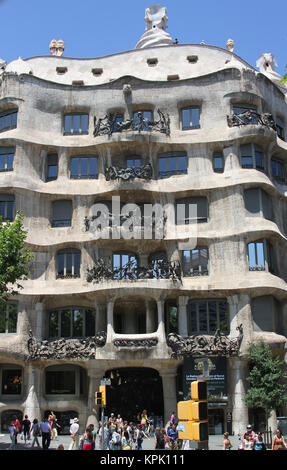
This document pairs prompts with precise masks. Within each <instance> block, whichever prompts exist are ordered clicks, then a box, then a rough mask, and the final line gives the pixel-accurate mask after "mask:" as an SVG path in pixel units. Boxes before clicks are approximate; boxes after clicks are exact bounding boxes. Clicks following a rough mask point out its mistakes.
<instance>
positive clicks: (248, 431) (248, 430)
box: [243, 424, 256, 441]
mask: <svg viewBox="0 0 287 470" xmlns="http://www.w3.org/2000/svg"><path fill="white" fill-rule="evenodd" d="M245 434H248V436H249V440H251V441H254V440H255V438H256V434H255V432H254V431H253V429H252V425H251V424H248V426H247V427H246V431H245V433H244V435H245ZM243 438H244V436H243Z"/></svg>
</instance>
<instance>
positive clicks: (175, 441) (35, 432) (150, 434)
mask: <svg viewBox="0 0 287 470" xmlns="http://www.w3.org/2000/svg"><path fill="white" fill-rule="evenodd" d="M177 425H178V423H177V422H176V415H175V412H173V413H172V414H171V416H170V422H169V424H168V426H166V427H165V428H164V427H160V426H157V427H156V428H154V423H153V421H152V420H151V419H150V418H149V417H148V414H147V411H146V410H143V412H142V413H140V414H139V416H138V417H137V423H133V422H128V421H125V420H123V419H122V417H121V415H120V414H117V416H116V415H115V414H114V413H111V415H110V417H109V418H108V419H107V420H106V422H105V423H104V425H103V426H102V423H99V428H98V429H95V426H94V424H90V425H88V426H87V427H86V429H85V432H84V433H80V425H79V420H78V418H77V417H75V418H72V419H71V421H70V428H69V432H70V437H71V442H70V445H69V448H68V450H142V448H143V447H142V446H143V441H144V439H148V440H153V446H154V449H156V450H157V449H165V450H185V449H186V448H188V446H187V447H185V446H186V444H187V443H188V442H189V441H182V440H180V439H179V436H178V430H177ZM60 430H61V426H60V425H59V424H58V422H57V417H56V415H55V413H54V412H53V411H51V412H50V414H49V416H48V417H47V418H44V419H43V420H42V421H41V422H39V421H38V419H34V420H33V421H32V422H31V421H30V420H29V418H28V416H27V415H25V417H24V419H23V421H22V422H21V423H20V421H19V420H18V419H17V417H16V416H14V417H13V418H12V420H11V422H10V424H9V433H10V439H11V444H10V447H9V449H11V450H12V449H15V447H16V445H17V442H18V441H17V439H19V435H20V439H21V440H23V441H24V442H25V444H27V441H31V448H34V446H35V445H37V447H39V448H40V447H41V446H42V449H43V450H47V449H49V447H50V443H51V440H53V439H54V440H58V431H60ZM40 437H41V438H42V442H41V444H40V442H39V439H40ZM239 439H240V443H239V446H238V449H239V450H266V445H265V443H264V439H263V435H262V433H261V432H258V433H255V432H254V431H253V429H252V426H251V425H250V424H249V425H248V426H247V428H246V431H245V432H244V434H243V435H242V436H240V437H239ZM222 448H223V450H232V448H233V445H232V443H231V440H230V438H229V434H228V433H227V432H226V433H224V435H223V447H222ZM283 449H287V444H286V442H285V439H284V436H283V434H282V432H281V430H280V429H277V430H276V433H275V435H274V437H273V440H272V450H283ZM58 450H64V446H63V445H62V444H60V445H59V446H58Z"/></svg>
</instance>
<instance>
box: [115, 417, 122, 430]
mask: <svg viewBox="0 0 287 470" xmlns="http://www.w3.org/2000/svg"><path fill="white" fill-rule="evenodd" d="M116 423H117V427H118V430H119V428H122V427H123V419H122V418H121V415H118V417H117V419H116Z"/></svg>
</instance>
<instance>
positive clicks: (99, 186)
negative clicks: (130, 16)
mask: <svg viewBox="0 0 287 470" xmlns="http://www.w3.org/2000/svg"><path fill="white" fill-rule="evenodd" d="M145 21H146V32H145V33H144V34H143V35H142V37H141V38H140V39H139V41H138V43H137V45H136V47H135V48H134V49H133V50H129V51H126V52H122V53H117V54H114V55H109V56H106V57H99V58H93V59H88V58H85V59H77V58H68V57H65V56H63V53H64V48H65V46H64V43H63V41H56V40H54V41H52V42H51V44H50V53H49V54H48V55H44V56H41V57H32V58H29V59H25V60H22V59H21V58H19V59H18V60H15V61H13V62H11V63H8V64H7V63H5V62H4V60H3V61H2V62H1V64H0V67H1V82H0V170H1V173H0V186H1V190H0V193H1V194H0V212H1V216H2V219H3V220H4V221H7V220H10V221H12V220H13V219H14V218H15V215H16V213H17V211H20V212H21V213H23V214H24V227H25V230H27V239H26V245H27V247H29V248H30V249H31V250H32V252H33V255H34V258H33V260H32V261H31V263H30V265H29V277H28V279H27V280H24V281H22V286H23V289H21V290H20V291H19V294H18V295H17V296H15V297H13V298H11V299H10V300H9V302H8V304H7V306H6V307H5V308H4V309H2V311H1V322H0V422H1V430H2V431H5V430H6V429H7V423H8V421H9V419H10V417H11V415H13V414H16V415H17V416H19V417H20V418H21V417H22V416H23V414H28V416H29V418H30V419H34V418H35V417H37V418H42V417H43V416H47V414H49V413H50V411H51V410H53V411H54V413H55V414H56V416H57V418H58V421H59V423H60V424H61V425H62V428H63V430H64V432H65V431H67V430H68V429H69V423H70V419H71V418H74V417H78V418H79V421H80V424H81V426H82V427H84V426H85V425H86V424H87V423H95V424H97V422H98V419H99V417H100V415H99V412H100V410H99V407H98V406H96V405H95V400H94V394H95V392H96V391H97V390H98V387H99V385H100V383H101V381H103V380H104V379H107V380H106V382H107V383H109V385H108V386H107V388H108V403H107V408H106V409H105V414H106V415H107V416H109V415H110V413H111V412H114V413H120V414H121V416H122V417H123V419H127V420H129V421H134V422H136V419H137V415H138V413H139V412H141V411H142V410H144V409H146V410H147V412H148V415H149V416H151V417H152V418H153V420H154V423H155V424H159V425H165V424H166V423H168V421H169V418H170V415H171V413H172V412H173V411H176V409H177V402H178V401H180V400H183V399H186V398H187V397H188V390H189V384H190V381H192V380H194V379H195V378H196V377H205V378H207V380H208V383H209V391H210V396H209V432H210V434H222V433H223V432H224V431H226V430H229V431H230V430H231V431H233V432H235V433H237V432H242V431H243V430H244V429H245V427H246V425H247V424H248V423H249V422H251V423H252V424H254V426H255V427H256V428H257V429H258V427H259V426H261V425H262V416H263V420H264V413H263V412H262V410H248V409H247V407H246V405H245V403H244V401H243V399H244V396H245V393H246V391H247V389H248V382H247V380H246V379H247V377H248V367H249V365H248V349H249V346H250V344H252V343H257V342H259V341H261V340H263V341H264V342H265V343H267V344H268V345H270V347H271V348H272V351H273V352H274V355H280V357H281V358H282V359H284V358H285V354H286V351H285V345H286V336H287V327H286V314H287V311H286V301H287V288H286V280H287V250H286V248H287V242H286V236H287V222H286V221H287V203H286V200H285V199H286V191H287V180H286V164H287V143H286V141H285V138H286V133H287V104H286V89H285V88H284V87H283V85H281V84H280V79H281V77H280V75H278V74H277V73H276V71H275V70H274V68H276V61H275V58H274V56H273V55H272V54H270V53H268V54H267V53H265V54H262V55H261V56H260V57H259V59H258V62H257V64H256V67H253V66H252V65H249V64H248V63H247V62H245V60H244V59H242V58H240V57H238V56H237V55H236V52H234V43H233V41H232V40H228V41H227V44H226V48H220V47H217V46H211V45H207V44H205V43H204V42H202V43H201V44H179V43H178V41H177V40H173V39H172V38H171V36H170V35H169V34H168V33H167V31H166V29H167V14H166V9H165V8H162V7H160V6H158V5H156V6H152V7H150V8H148V9H147V10H146V12H145ZM139 36H140V34H139ZM135 42H136V41H135ZM3 53H5V51H3ZM194 208H196V210H194ZM277 413H279V414H281V415H284V414H285V415H286V410H284V409H283V410H277ZM274 419H275V413H273V421H274Z"/></svg>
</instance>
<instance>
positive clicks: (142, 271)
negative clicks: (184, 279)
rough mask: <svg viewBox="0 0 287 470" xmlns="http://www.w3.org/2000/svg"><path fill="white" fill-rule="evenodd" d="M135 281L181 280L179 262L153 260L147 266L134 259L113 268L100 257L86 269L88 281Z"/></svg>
mask: <svg viewBox="0 0 287 470" xmlns="http://www.w3.org/2000/svg"><path fill="white" fill-rule="evenodd" d="M124 279H129V280H131V281H136V280H139V279H170V280H172V281H181V266H180V263H179V262H171V261H166V260H155V261H154V262H153V263H150V264H149V265H148V266H147V267H142V266H138V265H137V263H136V262H135V261H134V260H131V261H129V262H128V263H126V264H125V265H123V266H121V267H119V268H115V267H112V266H109V264H108V263H107V261H105V260H103V259H102V258H100V259H99V260H98V261H97V262H96V263H95V265H94V266H93V267H92V268H89V267H88V269H87V281H88V282H92V281H95V282H100V281H103V280H112V281H116V280H124Z"/></svg>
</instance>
